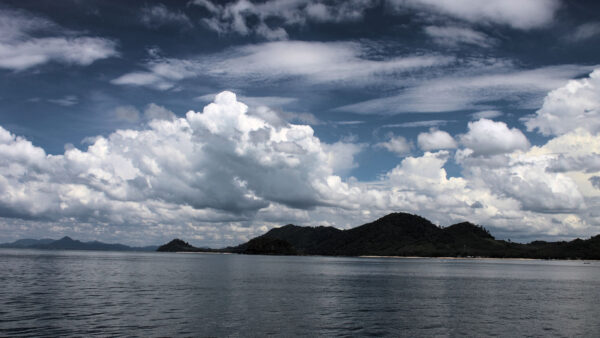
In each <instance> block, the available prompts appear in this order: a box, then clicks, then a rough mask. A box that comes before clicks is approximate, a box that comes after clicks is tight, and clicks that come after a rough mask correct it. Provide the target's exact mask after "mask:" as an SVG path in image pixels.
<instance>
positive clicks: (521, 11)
mask: <svg viewBox="0 0 600 338" xmlns="http://www.w3.org/2000/svg"><path fill="white" fill-rule="evenodd" d="M388 1H389V3H391V4H392V5H395V6H396V7H397V8H413V9H419V10H423V11H428V12H430V13H435V14H438V15H445V16H450V17H453V18H457V19H461V20H464V21H467V22H471V23H478V24H499V25H508V26H510V27H512V28H515V29H524V30H526V29H533V28H540V27H544V26H546V25H549V24H551V23H552V19H553V18H554V15H555V14H556V12H557V11H558V9H559V7H560V1H559V0H529V1H506V0H486V1H477V0H441V1H440V0H388Z"/></svg>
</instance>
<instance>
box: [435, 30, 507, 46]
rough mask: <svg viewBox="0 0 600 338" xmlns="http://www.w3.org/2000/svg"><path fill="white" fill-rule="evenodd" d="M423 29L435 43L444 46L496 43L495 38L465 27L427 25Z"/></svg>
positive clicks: (492, 44) (491, 44)
mask: <svg viewBox="0 0 600 338" xmlns="http://www.w3.org/2000/svg"><path fill="white" fill-rule="evenodd" d="M424 30H425V33H426V34H427V35H429V36H430V37H431V38H432V39H433V41H434V42H435V43H437V44H439V45H442V46H446V47H459V46H460V45H461V44H470V45H476V46H480V47H485V48H489V47H492V46H494V45H495V44H496V40H495V39H493V38H491V37H489V36H488V35H486V34H484V33H482V32H478V31H475V30H473V29H471V28H467V27H453V26H445V27H442V26H427V27H425V28H424Z"/></svg>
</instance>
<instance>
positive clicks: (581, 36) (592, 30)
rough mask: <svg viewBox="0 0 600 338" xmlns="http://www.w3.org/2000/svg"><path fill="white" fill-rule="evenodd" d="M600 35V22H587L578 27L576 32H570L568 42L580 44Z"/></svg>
mask: <svg viewBox="0 0 600 338" xmlns="http://www.w3.org/2000/svg"><path fill="white" fill-rule="evenodd" d="M598 35H600V22H587V23H584V24H581V25H579V26H577V28H576V29H575V31H574V32H570V33H569V35H568V36H567V37H566V38H567V40H571V41H573V42H580V41H584V40H588V39H591V38H593V37H595V36H598Z"/></svg>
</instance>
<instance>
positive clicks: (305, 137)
mask: <svg viewBox="0 0 600 338" xmlns="http://www.w3.org/2000/svg"><path fill="white" fill-rule="evenodd" d="M596 74H597V73H596V72H594V73H592V75H591V76H590V77H589V78H585V79H581V80H576V81H575V82H569V83H567V84H566V85H564V86H563V87H561V88H559V89H556V90H555V91H552V92H550V93H549V94H548V96H547V97H546V100H545V102H546V103H545V104H544V107H542V108H541V109H540V111H538V114H537V115H536V116H535V117H531V119H532V120H528V121H533V119H535V118H537V116H545V113H546V112H547V111H549V109H550V108H551V107H552V105H554V104H555V103H556V102H558V103H562V101H561V100H558V101H556V100H555V98H556V97H557V94H556V93H559V94H560V95H558V97H562V95H566V94H565V93H568V94H569V95H568V98H569V102H571V103H572V106H570V109H569V110H564V114H566V115H565V118H567V119H568V118H570V116H571V115H570V114H572V113H573V112H580V113H582V114H584V115H585V113H586V112H588V113H589V110H590V109H595V108H594V106H593V105H590V102H592V103H593V102H594V101H593V95H590V93H589V92H588V91H589V90H596V89H595V88H596V87H593V86H592V83H593V81H595V80H594V79H595V76H596ZM575 84H577V85H575ZM590 98H591V100H592V101H590ZM259 109H261V111H259ZM265 109H268V108H265V107H257V108H256V109H254V108H253V109H250V110H249V108H248V107H247V106H246V105H245V104H243V103H241V102H239V101H238V100H237V98H236V96H235V94H233V93H231V92H222V93H220V94H218V95H217V96H216V97H215V99H214V102H213V103H210V104H208V105H207V106H206V107H205V108H204V109H203V111H202V112H194V111H190V112H188V113H187V114H186V115H185V117H182V118H175V117H174V116H173V115H172V113H170V112H169V111H168V110H166V109H164V108H163V107H160V106H157V105H149V106H148V107H147V108H146V110H145V111H144V116H145V119H146V120H150V121H149V122H144V124H142V125H141V127H140V128H139V129H135V130H134V129H124V130H117V131H115V132H114V133H112V134H110V135H108V136H107V137H102V136H98V137H96V138H95V139H92V141H91V143H90V145H89V146H88V147H87V148H86V149H77V148H73V147H71V148H69V149H67V150H66V151H65V152H64V154H60V155H48V154H46V152H45V151H44V150H43V149H41V148H39V147H36V146H35V145H33V144H32V143H31V142H30V141H28V140H27V139H24V138H22V137H19V136H16V135H14V134H12V133H10V132H9V131H7V130H6V129H4V128H0V217H2V220H3V222H2V226H3V227H4V228H5V229H8V228H10V229H13V230H14V231H15V233H27V231H28V230H27V229H31V228H36V229H37V230H39V229H40V227H43V225H44V224H46V226H47V228H46V230H47V231H48V233H52V231H56V232H58V231H62V232H63V233H64V231H65V229H66V230H68V231H81V232H83V233H87V234H90V233H114V234H115V235H117V234H118V235H119V236H121V237H123V238H125V239H127V240H129V241H132V242H133V241H135V238H139V234H140V233H143V234H144V238H155V239H156V240H157V241H162V240H165V239H169V237H172V236H173V235H176V236H189V237H190V238H196V240H197V241H202V243H205V244H207V245H225V244H234V243H236V242H239V241H242V240H244V239H247V238H248V237H251V236H254V235H257V234H259V233H261V232H263V231H265V230H266V229H268V228H270V227H272V226H276V225H281V224H282V223H284V222H285V223H290V222H294V223H299V224H304V225H319V224H322V225H336V226H338V227H342V228H344V227H350V226H356V225H359V224H361V223H362V222H365V221H369V220H372V219H373V218H375V217H378V216H381V215H384V214H386V213H389V212H393V211H406V212H413V213H417V214H420V215H423V216H425V217H428V218H430V219H432V220H433V221H434V222H437V223H439V224H443V225H447V224H451V223H453V222H459V221H464V220H470V221H472V222H476V223H480V224H483V225H485V226H488V227H490V228H491V229H493V230H494V231H495V232H496V233H500V234H502V231H505V232H506V233H508V232H510V233H511V234H512V236H521V237H522V238H531V237H539V236H546V237H547V238H550V237H554V238H572V237H574V236H589V235H592V234H596V233H598V228H597V227H596V225H597V224H599V221H600V216H599V215H598V214H597V213H596V212H595V210H597V208H598V207H599V206H600V205H599V202H600V190H599V189H598V188H597V186H598V178H597V177H598V176H600V171H599V169H600V165H599V164H598V163H599V161H598V158H599V157H598V156H599V155H598V154H600V136H599V135H598V130H596V128H595V127H594V126H593V124H589V125H588V126H587V128H586V126H584V128H582V127H580V126H575V125H571V128H570V129H569V126H570V125H569V124H564V123H562V120H556V123H557V124H556V125H553V126H552V128H549V130H550V131H554V130H556V128H558V127H559V126H560V128H561V129H560V133H559V132H557V134H558V135H556V136H555V137H554V138H551V139H549V140H548V141H547V142H546V143H545V144H543V145H540V146H531V145H530V143H529V141H528V140H527V138H526V136H525V135H524V134H523V133H522V132H521V131H520V130H519V129H517V128H516V127H512V128H511V127H509V126H508V125H507V124H506V123H504V122H500V121H493V120H489V119H485V118H481V119H479V120H477V121H471V122H469V123H468V125H467V131H466V132H465V133H464V134H462V135H459V136H457V137H453V136H452V135H450V134H448V133H446V132H444V131H440V130H437V129H430V130H429V131H428V132H424V133H421V134H420V135H419V137H418V140H417V142H418V145H419V148H420V149H422V150H423V151H424V153H422V154H420V155H419V154H417V155H411V156H406V152H407V149H408V150H410V142H411V140H407V139H406V138H405V137H403V136H400V135H390V138H389V140H388V141H387V142H382V144H381V145H379V147H383V148H385V149H387V150H389V151H392V152H395V153H397V154H399V155H401V156H405V157H401V158H400V159H399V160H398V164H397V165H396V166H395V167H394V168H392V169H390V170H388V171H387V172H385V173H383V174H382V175H381V176H380V178H379V179H377V180H374V181H358V180H357V179H355V178H353V177H348V178H344V177H345V176H347V175H349V174H350V173H351V170H352V169H353V168H355V167H356V166H357V165H358V164H357V161H356V159H355V157H356V156H357V155H358V154H360V153H361V151H364V149H366V145H364V144H356V143H353V142H354V141H353V140H352V139H347V140H341V141H339V142H336V143H332V144H326V143H324V142H322V141H321V140H319V138H317V137H316V136H315V135H314V131H313V129H312V128H311V127H310V126H308V125H302V124H291V123H288V122H286V121H285V120H283V119H281V118H276V117H277V115H276V114H269V113H268V111H266V110H265ZM552 111H554V110H552ZM594 111H595V110H594ZM125 115H127V114H125ZM141 115H142V113H140V112H138V114H137V118H138V119H140V118H141V117H140V116H141ZM146 116H147V117H146ZM543 121H546V122H547V121H554V120H548V119H543ZM548 123H551V122H548ZM454 148H458V149H457V150H452V149H454ZM451 161H454V163H456V164H457V165H459V166H460V168H461V170H462V177H450V176H449V175H448V173H447V171H446V169H445V167H446V166H447V165H448V164H449V163H450V162H451ZM14 220H20V222H21V223H20V226H16V225H14V224H16V223H15V221H14ZM52 229H54V230H52ZM37 230H36V231H37ZM528 236H529V237H528ZM513 238H515V237H513Z"/></svg>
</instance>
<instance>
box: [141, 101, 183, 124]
mask: <svg viewBox="0 0 600 338" xmlns="http://www.w3.org/2000/svg"><path fill="white" fill-rule="evenodd" d="M175 117H176V116H175V113H173V112H172V111H170V110H168V109H167V108H165V107H163V106H159V105H157V104H156V103H150V104H149V105H148V106H147V107H146V109H145V110H144V119H146V120H147V121H151V120H169V121H170V120H174V119H175Z"/></svg>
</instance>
